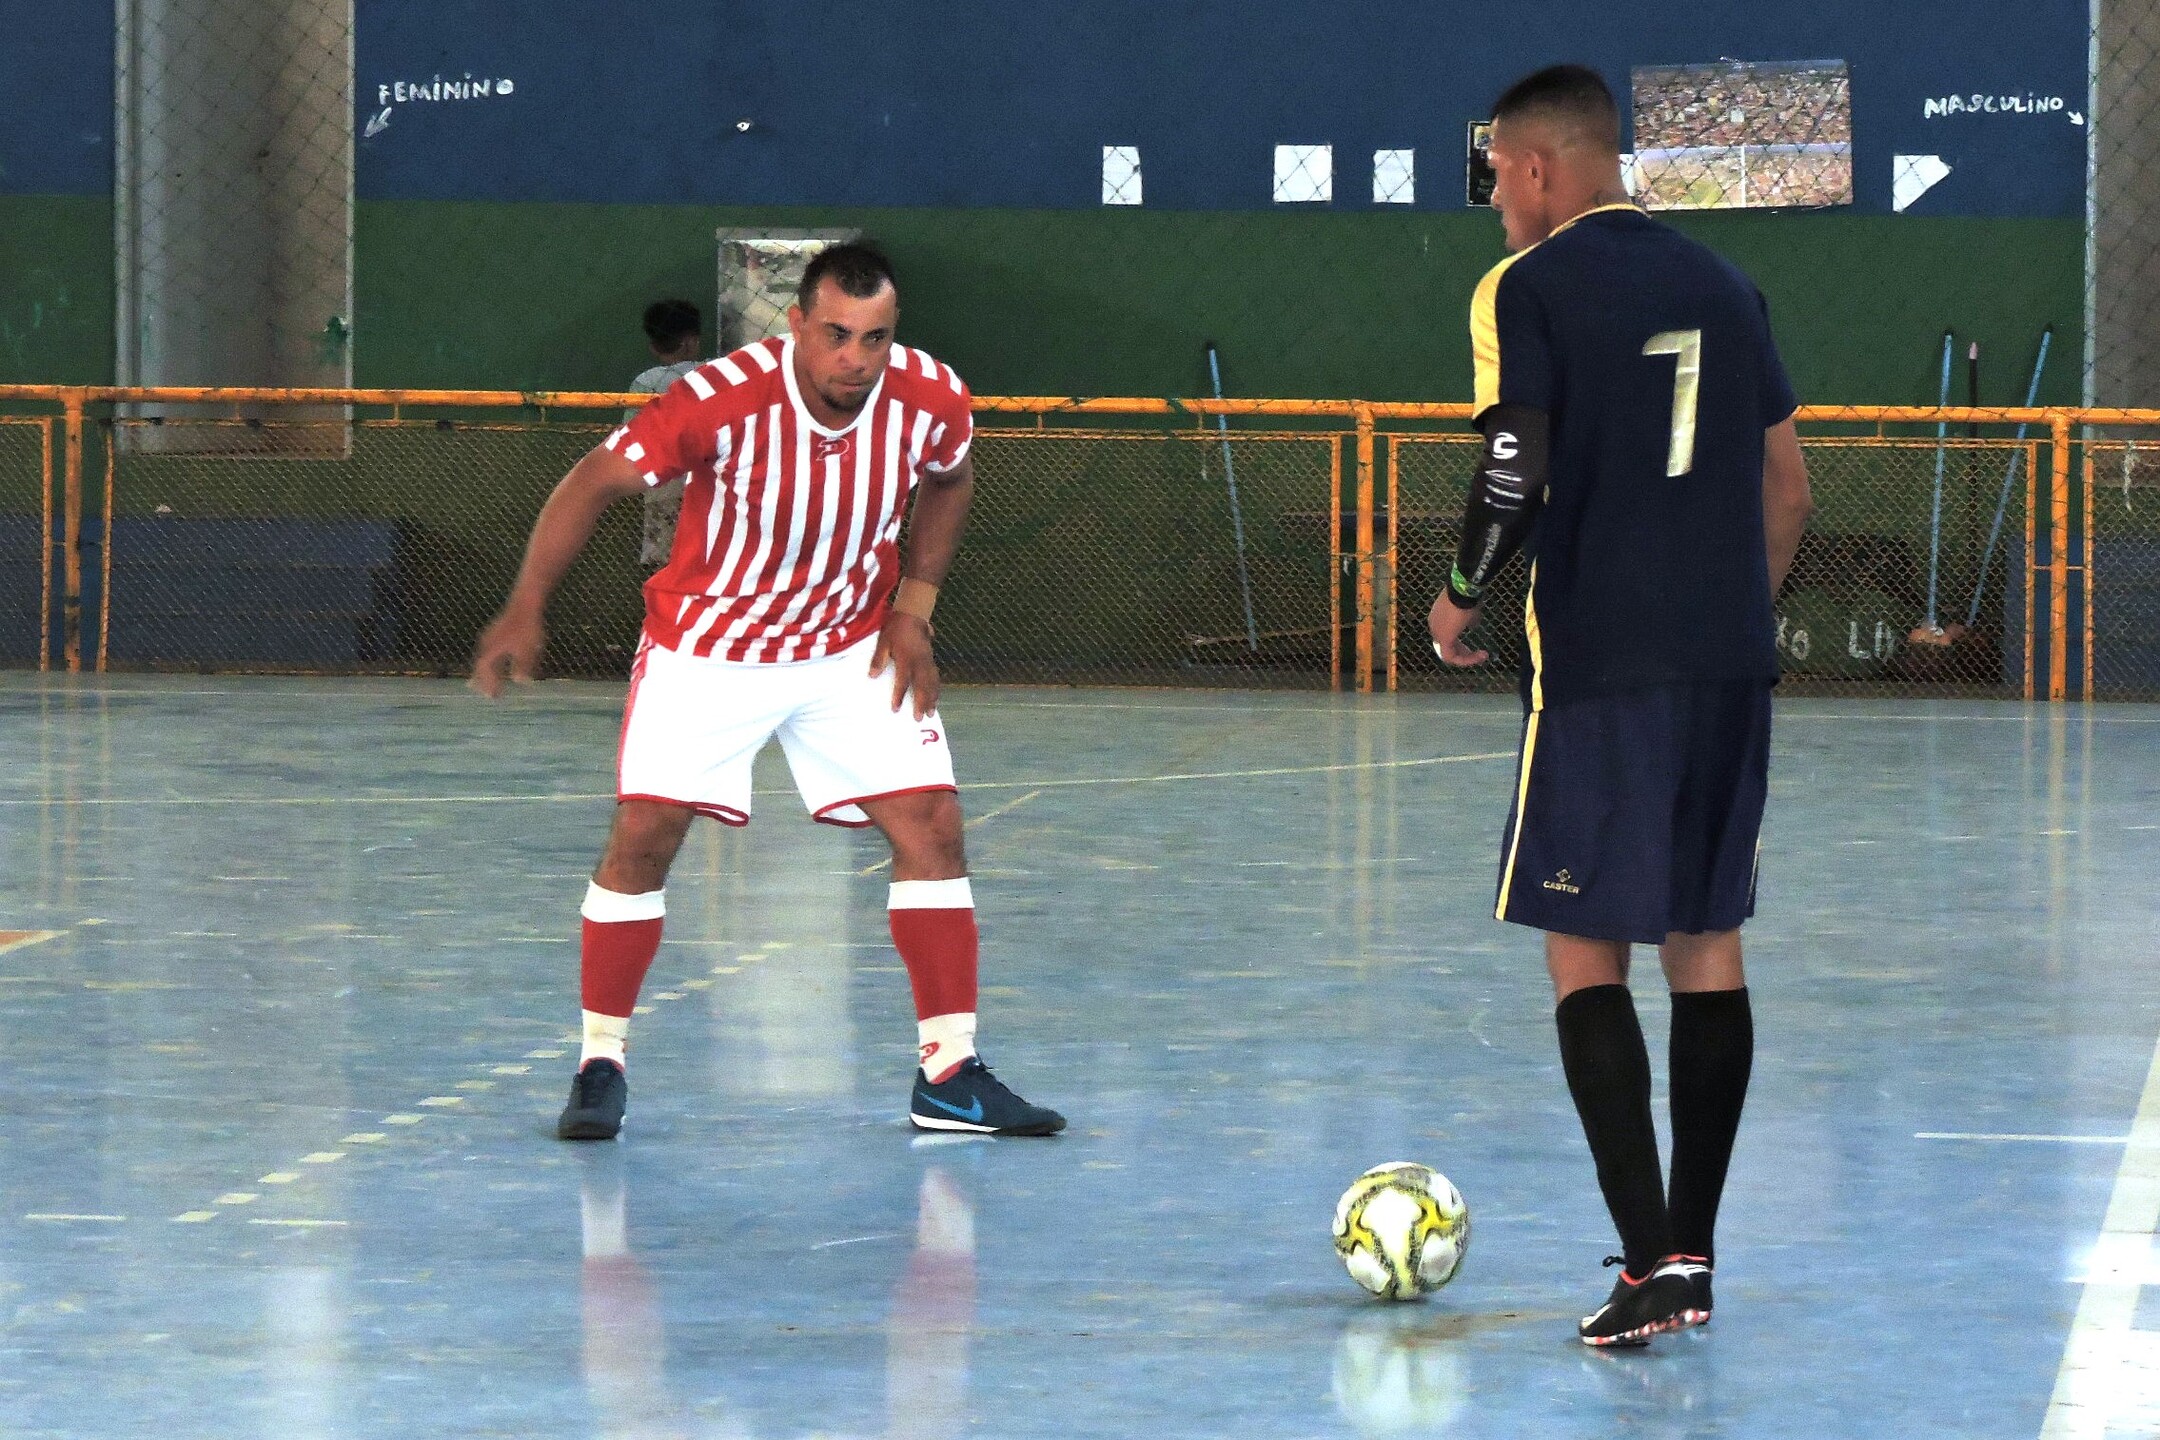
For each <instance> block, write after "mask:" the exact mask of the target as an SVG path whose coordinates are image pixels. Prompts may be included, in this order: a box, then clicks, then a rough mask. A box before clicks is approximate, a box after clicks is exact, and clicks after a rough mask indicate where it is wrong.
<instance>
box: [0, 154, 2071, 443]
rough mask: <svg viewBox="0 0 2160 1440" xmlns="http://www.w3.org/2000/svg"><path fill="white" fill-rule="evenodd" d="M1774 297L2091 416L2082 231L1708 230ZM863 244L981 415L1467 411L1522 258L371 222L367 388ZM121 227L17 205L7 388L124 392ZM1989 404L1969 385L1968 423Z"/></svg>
mask: <svg viewBox="0 0 2160 1440" xmlns="http://www.w3.org/2000/svg"><path fill="white" fill-rule="evenodd" d="M1679 223H1681V224H1683V225H1684V226H1685V227H1686V228H1687V229H1689V230H1690V231H1692V232H1693V233H1695V234H1697V235H1700V236H1701V237H1702V238H1703V239H1704V240H1706V241H1708V242H1709V243H1710V244H1712V245H1714V246H1716V247H1717V248H1718V249H1720V250H1721V251H1723V252H1724V253H1725V254H1726V255H1728V256H1730V257H1731V258H1732V259H1733V260H1734V262H1735V263H1737V264H1739V265H1740V266H1741V268H1743V269H1744V270H1746V271H1747V272H1748V273H1749V274H1750V275H1752V276H1754V277H1755V279H1756V282H1757V283H1758V284H1760V285H1761V286H1762V288H1763V290H1764V292H1765V293H1766V294H1767V295H1768V296H1769V297H1770V302H1771V311H1772V316H1773V319H1774V320H1775V323H1776V325H1777V330H1778V335H1779V338H1780V340H1781V342H1782V343H1783V345H1784V348H1785V353H1786V360H1787V363H1788V365H1789V366H1790V368H1791V369H1792V372H1793V379H1794V382H1795V384H1796V385H1797V386H1798V387H1799V390H1800V393H1801V395H1802V396H1803V397H1804V398H1805V399H1808V400H1811V401H1820V402H1827V403H1841V402H1842V403H1867V402H1885V403H1917V402H1930V401H1933V400H1934V398H1935V386H1936V376H1937V366H1938V363H1939V357H1940V353H1941V343H1942V332H1943V330H1944V329H1945V328H1950V329H1954V330H1955V331H1956V332H1957V334H1958V336H1959V342H1960V353H1961V354H1962V349H1963V344H1964V342H1965V341H1967V340H1970V339H1977V340H1979V341H1980V343H1981V345H1982V347H1983V355H1982V366H1983V376H1982V384H1983V391H1982V398H1983V399H1984V400H1985V401H1987V402H1989V403H1998V404H1999V403H2005V402H2008V401H2010V400H2013V399H2017V398H2022V393H2023V388H2024V378H2025V374H2026V372H2027V370H2028V369H2029V367H2030V365H2031V360H2032V351H2033V347H2034V345H2035V344H2036V343H2037V340H2038V336H2039V333H2040V330H2041V327H2042V326H2044V325H2046V324H2049V323H2051V322H2052V323H2053V324H2055V325H2056V326H2057V333H2056V344H2055V349H2054V352H2053V360H2052V362H2051V371H2052V373H2051V375H2050V377H2049V383H2048V385H2047V387H2046V392H2045V396H2044V398H2046V399H2049V400H2053V401H2057V402H2068V401H2073V400H2075V399H2076V397H2077V393H2078V383H2077V357H2078V355H2079V351H2080V340H2079V334H2078V321H2079V314H2080V295H2081V276H2082V265H2083V242H2082V232H2081V229H2080V226H2079V223H2078V222H2077V221H2075V220H1965V219H1921V218H1916V217H1910V216H1859V215H1851V214H1841V213H1814V214H1794V213H1785V214H1778V213H1760V214H1725V215H1699V216H1690V217H1683V218H1682V219H1681V220H1680V222H1679ZM723 225H728V226H753V225H773V226H783V225H784V226H797V225H848V226H856V227H860V228H862V229H864V230H866V231H868V232H869V233H870V234H872V235H874V236H875V237H877V238H878V239H880V240H881V241H883V242H884V243H885V244H886V245H887V247H888V248H889V249H890V250H891V252H892V254H893V257H894V259H895V261H896V263H897V264H898V265H899V267H900V270H901V277H902V280H903V282H904V284H905V288H906V297H907V308H906V315H905V319H904V321H903V335H904V337H905V338H906V339H908V340H909V341H911V342H912V343H915V344H918V345H922V346H924V347H926V348H928V349H930V350H932V351H934V352H936V353H938V354H940V355H943V356H944V357H946V358H947V359H949V360H951V361H952V362H953V363H954V364H955V365H957V366H959V367H960V369H961V373H963V374H964V375H966V376H967V377H968V379H969V382H970V383H971V384H972V385H973V386H974V387H975V389H976V390H977V391H978V392H979V393H984V394H989V393H1003V394H1064V395H1109V394H1142V395H1195V394H1203V393H1205V392H1206V389H1207V383H1208V382H1207V370H1206V365H1205V362H1204V360H1203V358H1202V350H1201V347H1202V344H1203V343H1204V342H1205V341H1207V340H1210V339H1212V340H1214V341H1216V342H1217V343H1218V344H1219V345H1220V346H1221V347H1222V354H1223V365H1224V378H1225V382H1226V383H1227V385H1228V386H1229V388H1230V391H1231V393H1232V394H1240V395H1284V396H1358V397H1365V398H1371V399H1382V400H1398V399H1399V400H1461V399H1466V398H1467V397H1468V396H1469V393H1470V369H1469V347H1468V342H1467V340H1466V338H1465V334H1464V317H1465V314H1466V312H1467V308H1468V304H1469V295H1470V290H1471V288H1472V286H1474V285H1475V284H1476V283H1477V278H1478V276H1479V275H1480V274H1482V273H1483V271H1484V270H1485V268H1486V267H1487V266H1489V265H1490V264H1492V263H1493V262H1494V261H1495V260H1497V259H1498V258H1499V256H1500V253H1501V251H1500V241H1499V226H1498V222H1497V221H1496V220H1495V219H1494V218H1493V217H1492V216H1490V215H1485V214H1476V215H1432V214H1418V213H1416V212H1411V213H1405V214H1399V215H1398V214H1385V213H1370V212H1358V213H1329V212H1325V211H1269V212H1262V213H1179V212H1171V211H1148V210H1121V209H1105V210H1089V211H1003V210H996V211H980V210H974V211H968V210H919V209H906V210H836V209H786V210H745V209H732V208H724V207H705V206H668V205H622V206H596V205H538V204H534V205H496V204H467V203H454V202H418V201H415V202H402V201H399V202H392V201H375V202H367V203H363V204H362V205H361V206H360V207H359V214H358V227H359V228H358V235H357V237H356V247H355V248H356V251H357V254H358V266H359V273H358V275H357V277H356V290H357V292H358V308H359V313H358V315H357V316H356V317H355V319H356V334H355V353H356V362H357V367H358V372H357V378H358V380H359V382H360V383H362V384H364V385H401V386H446V387H459V388H464V387H497V386H500V387H505V388H512V389H538V388H548V389H582V388H594V389H614V388H617V387H619V386H621V385H623V384H625V383H627V382H628V380H629V379H630V377H631V376H632V375H634V374H636V373H637V371H638V370H640V369H642V368H643V367H644V365H645V364H646V356H645V351H644V342H643V337H642V336H641V335H640V334H639V332H638V328H637V321H638V313H639V311H640V310H642V309H643V307H644V306H645V304H646V303H647V302H648V301H650V300H653V299H656V298H659V297H660V296H663V295H674V294H679V295H683V296H686V297H688V298H691V299H694V300H696V301H698V302H699V303H700V304H702V305H705V306H707V307H709V306H710V305H711V303H712V297H713V293H714V289H715V276H714V251H713V231H714V230H715V229H716V228H718V227H720V226H723ZM111 257H112V206H111V204H110V202H108V201H106V200H103V199H96V198H90V199H84V198H79V197H50V196H30V197H20V196H17V197H0V382H18V383H92V382H101V381H109V380H111V378H112V375H113V336H112V314H113V280H112V263H111ZM1962 389H1963V379H1962V370H1961V371H1960V380H1959V395H1960V398H1962Z"/></svg>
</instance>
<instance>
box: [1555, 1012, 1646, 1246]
mask: <svg viewBox="0 0 2160 1440" xmlns="http://www.w3.org/2000/svg"><path fill="white" fill-rule="evenodd" d="M1553 1019H1554V1020H1555V1021H1556V1022H1558V1024H1559V1027H1560V1066H1561V1069H1563V1070H1565V1071H1566V1072H1567V1082H1568V1091H1569V1093H1570V1094H1572V1095H1573V1096H1574V1097H1575V1112H1576V1113H1577V1114H1578V1115H1580V1116H1582V1127H1583V1135H1584V1137H1585V1138H1586V1139H1588V1140H1589V1142H1590V1156H1591V1158H1592V1159H1593V1160H1595V1161H1596V1162H1597V1177H1598V1188H1599V1189H1601V1190H1603V1191H1604V1192H1605V1207H1606V1208H1607V1209H1608V1210H1610V1211H1612V1217H1613V1224H1614V1225H1616V1226H1618V1227H1619V1230H1620V1246H1621V1249H1622V1250H1624V1251H1625V1252H1626V1257H1627V1273H1628V1274H1629V1275H1630V1276H1631V1277H1633V1278H1634V1279H1637V1280H1640V1279H1643V1278H1644V1277H1646V1276H1647V1275H1649V1273H1650V1272H1651V1270H1652V1269H1653V1268H1655V1267H1656V1265H1657V1262H1658V1261H1660V1260H1662V1259H1664V1258H1665V1256H1667V1255H1669V1254H1671V1253H1672V1244H1671V1240H1670V1237H1669V1236H1668V1234H1667V1222H1666V1218H1665V1185H1664V1175H1663V1174H1662V1172H1661V1171H1660V1169H1659V1166H1658V1153H1657V1130H1656V1128H1655V1127H1654V1126H1653V1125H1652V1123H1651V1120H1650V1052H1649V1050H1648V1049H1646V1048H1645V1047H1644V1045H1643V1033H1642V1022H1641V1021H1640V1020H1638V1019H1636V1018H1635V997H1634V996H1632V995H1630V994H1629V993H1628V988H1627V986H1625V985H1592V986H1589V987H1587V988H1585V989H1582V990H1577V991H1575V992H1574V993H1573V994H1571V995H1569V996H1568V997H1567V998H1566V999H1565V1000H1562V1001H1561V1002H1560V1004H1559V1007H1558V1008H1557V1009H1555V1010H1554V1011H1553Z"/></svg>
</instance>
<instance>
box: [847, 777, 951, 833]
mask: <svg viewBox="0 0 2160 1440" xmlns="http://www.w3.org/2000/svg"><path fill="white" fill-rule="evenodd" d="M940 790H942V791H944V792H945V793H946V794H948V795H957V794H959V793H960V787H959V786H958V785H913V786H910V787H909V788H907V789H905V790H887V791H885V792H884V793H883V794H879V795H862V796H858V797H857V798H855V799H853V800H835V801H833V802H832V804H830V805H823V806H820V807H818V808H817V809H816V810H814V811H812V812H811V813H810V818H811V819H813V820H815V821H817V823H818V824H820V825H838V826H840V827H841V828H842V829H844V830H867V829H869V828H870V827H871V826H873V825H875V824H877V821H875V820H835V819H833V818H832V812H833V811H835V810H841V809H845V808H846V807H847V806H850V805H874V804H876V803H877V802H878V801H880V800H893V799H897V798H899V797H900V796H902V795H932V794H935V793H937V792H938V791H940Z"/></svg>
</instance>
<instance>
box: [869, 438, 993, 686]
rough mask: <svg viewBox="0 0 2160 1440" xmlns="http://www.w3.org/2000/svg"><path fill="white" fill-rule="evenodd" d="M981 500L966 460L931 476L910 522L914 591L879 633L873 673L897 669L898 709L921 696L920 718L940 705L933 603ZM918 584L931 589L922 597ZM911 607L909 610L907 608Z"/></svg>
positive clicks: (907, 572) (906, 582) (907, 568)
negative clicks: (970, 511) (972, 511)
mask: <svg viewBox="0 0 2160 1440" xmlns="http://www.w3.org/2000/svg"><path fill="white" fill-rule="evenodd" d="M974 500H975V462H974V461H973V460H972V459H963V460H962V461H961V462H960V463H959V464H958V465H956V466H954V467H953V468H952V470H951V471H950V472H949V473H947V474H944V475H925V476H924V477H923V481H922V485H921V487H920V488H919V489H917V491H916V492H915V509H914V513H913V514H912V515H911V516H910V517H909V521H908V553H907V561H906V563H905V564H904V565H903V566H902V567H901V572H900V573H901V576H902V579H901V582H900V583H901V585H902V586H903V587H905V588H906V589H907V591H908V592H909V593H908V594H907V595H905V596H902V597H901V598H900V600H899V602H898V603H896V604H895V605H894V606H893V610H892V613H891V614H890V615H888V616H887V617H886V619H885V628H884V630H883V631H882V632H880V634H879V635H878V643H877V649H876V650H875V651H874V652H873V653H872V656H871V660H870V673H871V674H873V675H876V674H880V673H882V672H883V671H884V670H885V669H886V667H887V666H888V665H890V666H891V668H892V677H893V698H892V707H893V709H895V710H898V709H899V708H900V706H901V704H902V703H903V702H904V701H905V700H906V698H907V696H908V695H909V694H910V693H912V694H913V695H914V697H915V706H914V709H915V718H916V719H918V720H920V719H922V718H923V717H924V716H925V715H928V714H929V713H930V712H931V711H933V710H935V709H937V702H938V691H939V689H940V682H939V679H938V669H937V656H936V654H935V653H934V652H933V650H932V647H931V643H930V636H931V628H930V619H929V616H928V614H927V613H924V612H925V611H926V610H927V608H928V604H927V602H928V601H933V600H935V598H936V595H937V591H938V587H940V586H942V585H943V584H944V583H945V576H946V574H947V572H949V571H950V570H951V569H952V562H953V556H954V555H956V554H957V553H959V550H960V536H961V533H962V532H963V531H964V530H966V529H967V516H968V507H969V506H970V505H972V504H973V503H974ZM918 587H927V590H928V595H927V596H926V597H924V598H923V599H921V600H918V599H917V596H919V595H921V594H922V591H921V589H918ZM903 606H905V607H906V608H902V607H903Z"/></svg>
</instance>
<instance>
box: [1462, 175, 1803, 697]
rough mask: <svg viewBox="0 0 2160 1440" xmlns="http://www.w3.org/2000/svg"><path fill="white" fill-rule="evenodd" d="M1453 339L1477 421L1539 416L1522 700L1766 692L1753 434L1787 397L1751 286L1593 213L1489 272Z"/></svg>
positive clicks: (1670, 242)
mask: <svg viewBox="0 0 2160 1440" xmlns="http://www.w3.org/2000/svg"><path fill="white" fill-rule="evenodd" d="M1470 337H1471V344H1472V348H1473V350H1474V351H1475V358H1476V369H1477V410H1478V413H1479V414H1480V415H1482V414H1483V413H1484V412H1485V411H1486V410H1487V409H1489V408H1490V407H1492V406H1494V405H1499V404H1509V405H1528V406H1533V407H1535V408H1537V409H1539V410H1543V411H1544V412H1545V413H1546V415H1547V416H1548V417H1549V418H1550V421H1551V437H1552V438H1551V469H1550V478H1549V480H1548V483H1547V486H1546V492H1545V500H1544V505H1543V508H1542V509H1541V511H1540V512H1539V515H1538V520H1537V530H1536V533H1535V535H1534V537H1533V538H1532V540H1531V543H1530V555H1531V558H1532V561H1533V564H1532V567H1531V572H1530V575H1531V580H1530V593H1529V599H1528V602H1527V603H1526V605H1525V607H1524V611H1525V613H1524V628H1525V631H1526V639H1527V641H1528V643H1527V644H1526V645H1525V647H1524V674H1523V689H1524V698H1525V702H1526V703H1527V704H1528V705H1529V706H1530V707H1531V708H1532V709H1542V708H1544V707H1545V706H1546V705H1548V704H1562V703H1565V702H1567V701H1569V700H1575V699H1582V698H1586V697H1590V696H1596V695H1606V694H1612V693H1615V692H1618V691H1622V690H1630V689H1635V688H1639V687H1642V686H1647V685H1661V684H1672V683H1677V682H1687V681H1708V680H1752V679H1765V680H1774V679H1775V678H1776V677H1777V650H1776V634H1775V628H1774V622H1773V620H1772V616H1771V606H1770V599H1771V597H1770V566H1769V560H1768V557H1767V554H1766V552H1765V549H1764V541H1763V505H1762V482H1763V432H1764V431H1765V430H1767V429H1768V428H1769V427H1771V426H1772V425H1775V424H1777V423H1778V422H1779V421H1781V420H1784V419H1786V418H1787V417H1788V416H1790V415H1791V414H1792V412H1793V409H1794V404H1795V402H1794V400H1793V394H1792V385H1791V382H1790V381H1788V380H1787V379H1786V377H1785V367H1784V365H1783V364H1782V363H1781V362H1780V361H1779V359H1778V354H1777V346H1776V345H1775V343H1773V341H1772V340H1771V337H1770V322H1769V315H1768V310H1767V307H1766V306H1765V304H1764V302H1763V298H1762V294H1761V292H1760V291H1758V290H1757V289H1756V288H1755V287H1754V285H1753V284H1751V283H1750V282H1749V281H1748V279H1747V277H1746V276H1744V275H1742V274H1741V273H1740V272H1739V271H1738V270H1736V269H1734V268H1733V267H1732V266H1731V265H1729V264H1727V263H1726V262H1725V261H1724V260H1723V259H1721V258H1719V256H1717V255H1716V254H1715V253H1713V252H1712V251H1711V250H1709V249H1708V248H1707V247H1705V246H1703V245H1700V244H1697V243H1696V242H1695V241H1693V240H1690V239H1688V238H1687V237H1686V236H1684V235H1682V234H1680V233H1679V232H1678V231H1676V230H1673V229H1671V228H1670V227H1668V226H1665V225H1661V224H1659V223H1658V222H1657V221H1655V220H1653V219H1651V218H1650V217H1649V216H1648V215H1646V214H1644V213H1643V212H1642V211H1641V210H1638V209H1636V208H1635V207H1634V206H1632V205H1608V206H1604V207H1601V208H1599V209H1596V210H1591V211H1589V212H1587V213H1586V214H1583V215H1581V216H1578V217H1577V218H1576V219H1574V220H1572V221H1570V222H1569V223H1568V224H1566V225H1563V226H1561V227H1560V228H1559V229H1558V230H1555V231H1554V232H1553V233H1552V235H1551V236H1549V237H1548V238H1546V239H1545V240H1544V241H1543V242H1542V243H1540V244H1537V245H1533V246H1531V247H1530V248H1529V249H1527V250H1524V251H1520V252H1518V253H1517V254H1514V255H1511V256H1509V257H1508V258H1507V259H1506V260H1503V261H1501V262H1500V263H1499V264H1498V265H1496V266H1494V267H1493V269H1492V270H1491V272H1490V273H1488V274H1487V275H1486V276H1485V278H1484V280H1482V281H1481V282H1479V284H1478V288H1477V293H1476V295H1475V296H1474V297H1473V298H1472V300H1471V303H1470Z"/></svg>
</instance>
